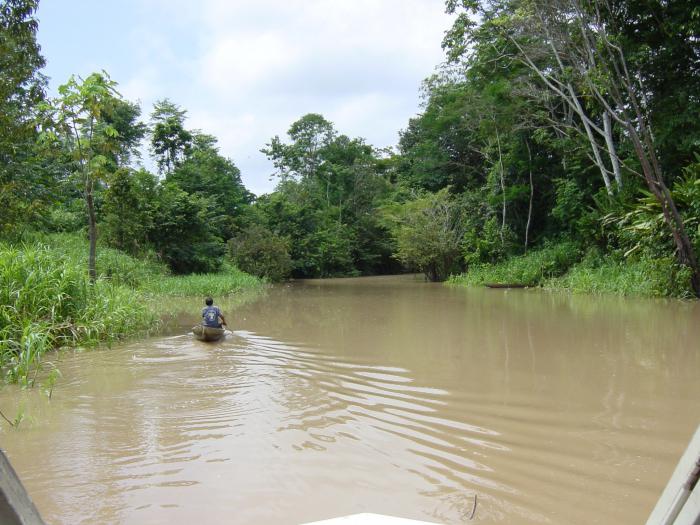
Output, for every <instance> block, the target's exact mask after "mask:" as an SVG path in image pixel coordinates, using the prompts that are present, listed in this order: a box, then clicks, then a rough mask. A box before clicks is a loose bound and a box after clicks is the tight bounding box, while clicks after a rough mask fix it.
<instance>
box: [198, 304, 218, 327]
mask: <svg viewBox="0 0 700 525" xmlns="http://www.w3.org/2000/svg"><path fill="white" fill-rule="evenodd" d="M220 315H221V310H219V307H218V306H205V307H204V308H202V324H203V325H204V326H213V327H214V328H220V327H221V324H219V316H220Z"/></svg>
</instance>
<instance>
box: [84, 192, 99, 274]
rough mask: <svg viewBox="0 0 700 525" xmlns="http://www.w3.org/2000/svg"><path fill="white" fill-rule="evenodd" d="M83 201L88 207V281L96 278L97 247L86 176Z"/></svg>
mask: <svg viewBox="0 0 700 525" xmlns="http://www.w3.org/2000/svg"><path fill="white" fill-rule="evenodd" d="M85 202H86V203H87V209H88V235H89V238H90V253H89V255H88V275H89V276H90V282H93V283H94V282H95V280H96V279H97V267H96V264H95V259H96V256H95V254H96V249H97V217H96V215H95V203H94V201H93V198H92V180H91V179H89V178H88V180H87V181H86V184H85Z"/></svg>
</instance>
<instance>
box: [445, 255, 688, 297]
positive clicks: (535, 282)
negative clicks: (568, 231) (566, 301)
mask: <svg viewBox="0 0 700 525" xmlns="http://www.w3.org/2000/svg"><path fill="white" fill-rule="evenodd" d="M448 282H449V283H450V284H453V285H458V286H484V285H487V284H518V285H525V286H529V287H541V288H545V289H549V290H562V291H567V292H570V293H589V294H612V295H620V296H626V297H674V298H679V299H689V298H693V297H694V295H693V293H692V289H691V286H690V272H689V271H688V270H687V269H686V268H682V267H680V266H679V265H678V264H677V263H676V261H675V259H673V258H671V257H668V258H658V259H649V258H636V259H635V258H625V257H622V256H617V255H614V254H602V253H600V252H597V251H595V250H590V251H588V252H586V253H585V254H583V253H581V251H580V250H579V249H578V248H577V247H576V246H575V245H573V244H571V243H560V244H555V245H551V246H547V247H544V248H540V249H538V250H532V251H530V252H529V253H527V254H525V255H521V256H517V257H511V258H509V259H506V260H504V261H501V262H499V263H495V264H484V265H474V266H472V267H471V268H470V269H469V271H468V272H466V273H464V274H461V275H457V276H453V277H451V278H450V279H449V281H448Z"/></svg>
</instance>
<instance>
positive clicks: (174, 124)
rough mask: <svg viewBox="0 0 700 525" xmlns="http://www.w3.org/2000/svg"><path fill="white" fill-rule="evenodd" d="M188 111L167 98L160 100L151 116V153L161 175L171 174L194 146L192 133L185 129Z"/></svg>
mask: <svg viewBox="0 0 700 525" xmlns="http://www.w3.org/2000/svg"><path fill="white" fill-rule="evenodd" d="M186 115H187V111H185V110H184V109H180V107H179V106H178V105H177V104H174V103H173V102H171V101H170V100H168V99H167V98H165V99H162V100H158V101H157V102H156V103H155V105H154V107H153V113H152V114H151V126H152V128H151V151H152V152H153V154H154V155H155V157H156V161H157V163H158V169H159V171H160V173H170V172H172V170H173V169H175V167H177V166H178V165H179V164H180V163H181V162H182V160H183V158H184V156H185V153H186V152H187V151H188V150H189V148H190V146H191V145H192V133H191V132H189V131H187V130H186V129H185V116H186Z"/></svg>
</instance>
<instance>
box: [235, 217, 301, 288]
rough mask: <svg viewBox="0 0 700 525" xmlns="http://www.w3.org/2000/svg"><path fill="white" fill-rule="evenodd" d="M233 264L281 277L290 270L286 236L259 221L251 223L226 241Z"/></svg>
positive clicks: (265, 275)
mask: <svg viewBox="0 0 700 525" xmlns="http://www.w3.org/2000/svg"><path fill="white" fill-rule="evenodd" d="M229 256H230V257H231V260H232V261H233V262H234V264H235V265H236V266H237V267H238V268H240V269H241V270H243V271H244V272H247V273H249V274H251V275H255V276H257V277H263V278H266V279H269V280H270V281H273V282H274V281H281V280H283V279H285V278H286V277H288V276H289V274H290V272H291V270H292V259H291V257H290V256H289V240H288V239H286V238H284V237H281V236H279V235H277V234H275V233H273V232H271V231H270V230H268V229H267V228H265V227H263V226H260V225H259V224H252V225H250V226H248V227H247V228H246V229H244V230H243V231H242V232H240V233H239V234H238V235H236V236H235V237H234V238H233V239H231V240H230V241H229Z"/></svg>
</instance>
